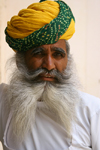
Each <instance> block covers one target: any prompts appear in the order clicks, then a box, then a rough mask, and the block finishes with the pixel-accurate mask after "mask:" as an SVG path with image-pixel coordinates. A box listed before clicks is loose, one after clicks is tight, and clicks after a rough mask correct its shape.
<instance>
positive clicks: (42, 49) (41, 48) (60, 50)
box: [31, 47, 66, 55]
mask: <svg viewBox="0 0 100 150" xmlns="http://www.w3.org/2000/svg"><path fill="white" fill-rule="evenodd" d="M44 51H47V49H46V48H44V47H36V48H33V49H32V51H31V55H32V54H36V53H38V52H44ZM51 51H56V52H60V53H62V54H64V55H66V52H65V51H64V50H63V49H62V48H60V47H52V49H51Z"/></svg>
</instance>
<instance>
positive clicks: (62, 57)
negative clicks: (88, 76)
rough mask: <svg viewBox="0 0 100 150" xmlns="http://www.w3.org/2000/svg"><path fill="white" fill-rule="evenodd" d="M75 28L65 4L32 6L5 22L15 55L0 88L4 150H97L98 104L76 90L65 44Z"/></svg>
mask: <svg viewBox="0 0 100 150" xmlns="http://www.w3.org/2000/svg"><path fill="white" fill-rule="evenodd" d="M74 25H75V18H74V16H73V14H72V11H71V9H70V8H69V6H68V5H67V4H66V3H64V2H63V1H55V2H54V1H41V2H39V3H34V4H32V5H30V6H29V7H28V8H27V9H23V10H21V11H20V12H19V13H18V16H13V17H12V18H11V20H10V22H8V24H7V28H6V29H5V33H6V41H7V43H8V44H9V46H10V47H11V48H12V49H13V50H14V51H15V52H16V53H15V56H14V57H13V58H12V59H11V60H10V64H11V67H10V68H12V67H13V66H14V67H13V72H12V76H11V80H10V83H9V84H8V85H6V84H1V85H0V141H1V142H2V144H3V147H4V150H100V99H98V98H95V97H93V96H91V95H88V94H86V93H83V92H80V91H79V90H78V87H79V81H78V79H77V76H76V75H75V68H74V63H73V59H72V56H71V54H70V49H69V44H68V42H67V40H68V39H69V38H71V37H72V35H73V34H74V32H75V29H74ZM12 65H13V66H12Z"/></svg>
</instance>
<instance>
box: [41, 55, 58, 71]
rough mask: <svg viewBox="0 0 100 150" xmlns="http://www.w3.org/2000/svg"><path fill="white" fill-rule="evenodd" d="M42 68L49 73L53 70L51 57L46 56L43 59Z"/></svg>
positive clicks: (53, 65) (53, 64)
mask: <svg viewBox="0 0 100 150" xmlns="http://www.w3.org/2000/svg"><path fill="white" fill-rule="evenodd" d="M42 68H45V69H47V70H49V71H50V70H52V69H55V63H54V59H53V58H52V56H51V55H47V56H45V57H44V59H43V64H42Z"/></svg>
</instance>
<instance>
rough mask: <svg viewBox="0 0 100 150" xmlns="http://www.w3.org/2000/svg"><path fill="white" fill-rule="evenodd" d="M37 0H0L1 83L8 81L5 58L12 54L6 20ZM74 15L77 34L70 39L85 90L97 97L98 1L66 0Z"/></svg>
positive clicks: (99, 76)
mask: <svg viewBox="0 0 100 150" xmlns="http://www.w3.org/2000/svg"><path fill="white" fill-rule="evenodd" d="M33 2H38V0H28V1H25V0H0V82H7V75H6V72H5V63H6V60H7V59H8V58H9V57H10V56H11V55H13V54H14V52H13V51H12V50H11V49H10V48H9V47H8V45H7V44H6V42H5V35H4V29H5V27H6V24H7V21H8V20H10V18H11V17H12V16H13V15H16V14H17V13H18V11H19V10H20V9H22V8H26V7H27V6H28V5H29V4H31V3H33ZM65 2H66V3H67V4H68V5H69V6H70V7H71V8H72V10H73V14H74V16H75V18H76V33H75V34H74V36H73V37H72V38H71V39H70V40H69V43H70V45H71V53H72V54H73V57H74V59H75V62H76V66H77V70H78V74H79V77H80V80H81V82H82V84H83V87H84V89H83V90H84V91H85V92H87V93H90V94H92V95H95V96H97V97H100V44H99V43H100V37H99V35H100V29H99V28H100V8H99V6H100V0H95V1H94V0H81V1H80V0H65Z"/></svg>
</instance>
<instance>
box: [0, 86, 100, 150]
mask: <svg viewBox="0 0 100 150" xmlns="http://www.w3.org/2000/svg"><path fill="white" fill-rule="evenodd" d="M7 88H8V86H7V85H5V84H2V85H1V86H0V140H1V141H2V143H3V146H4V150H100V99H99V98H96V97H94V96H91V95H89V94H86V93H83V92H79V94H80V96H81V98H82V101H81V103H80V104H79V105H78V107H77V118H78V122H77V123H73V132H72V137H71V138H68V137H67V133H66V130H65V128H64V127H63V126H62V125H61V124H59V123H58V122H57V120H56V116H55V115H54V114H53V113H52V112H50V111H49V110H48V109H47V107H46V106H45V104H44V102H38V106H37V111H36V121H35V125H34V126H31V130H30V132H29V133H28V135H27V136H26V137H25V139H24V141H23V142H22V143H21V142H20V141H19V140H18V139H16V137H15V136H14V135H13V133H12V120H11V118H12V113H11V111H10V110H9V108H6V107H5V104H6V103H5V101H6V100H5V97H6V95H5V92H6V89H7Z"/></svg>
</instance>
